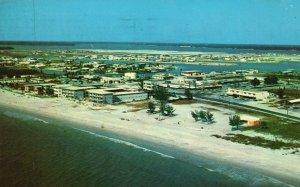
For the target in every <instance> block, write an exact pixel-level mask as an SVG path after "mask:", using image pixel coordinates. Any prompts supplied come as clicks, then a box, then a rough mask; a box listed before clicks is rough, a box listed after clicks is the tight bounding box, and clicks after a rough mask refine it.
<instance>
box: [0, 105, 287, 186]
mask: <svg viewBox="0 0 300 187" xmlns="http://www.w3.org/2000/svg"><path fill="white" fill-rule="evenodd" d="M0 135H1V136H0V137H1V138H0V150H1V152H0V161H1V163H0V164H1V165H0V166H1V167H0V174H1V178H0V184H1V186H155V187H156V186H172V187H175V186H188V187H190V186H276V185H277V186H284V183H281V182H279V181H278V180H275V179H272V178H268V177H265V176H262V175H261V174H257V173H256V172H250V171H247V170H246V171H245V170H241V169H239V168H234V167H230V166H226V164H224V165H223V164H222V163H217V162H215V161H209V160H204V159H202V158H197V159H196V160H197V162H189V161H187V160H184V159H181V158H180V157H179V156H178V155H180V153H179V152H178V151H175V150H172V149H171V151H170V149H169V151H167V150H166V151H164V149H163V148H162V147H161V148H158V147H157V146H154V145H150V144H148V146H147V145H146V144H142V143H140V144H138V143H136V142H139V141H134V140H132V141H129V140H127V139H126V138H125V139H122V137H116V136H115V135H110V134H107V133H104V132H100V131H98V132H95V131H93V130H90V129H83V128H82V127H80V126H76V125H73V124H64V122H58V121H54V120H51V119H46V118H41V117H37V116H35V115H31V114H25V113H24V112H21V111H16V110H11V109H7V108H2V109H0ZM132 142H133V143H132ZM182 154H183V153H182ZM174 155H175V156H174ZM216 163H217V164H216ZM204 166H205V167H204ZM208 168H210V169H208Z"/></svg>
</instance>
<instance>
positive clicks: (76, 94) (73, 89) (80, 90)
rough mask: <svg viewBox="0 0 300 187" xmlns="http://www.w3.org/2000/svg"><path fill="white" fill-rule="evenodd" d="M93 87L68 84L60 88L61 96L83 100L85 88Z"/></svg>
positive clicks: (91, 87) (90, 87)
mask: <svg viewBox="0 0 300 187" xmlns="http://www.w3.org/2000/svg"><path fill="white" fill-rule="evenodd" d="M90 89H95V87H93V86H69V87H64V88H62V96H63V97H67V98H72V99H78V100H83V99H84V98H85V97H86V90H90Z"/></svg>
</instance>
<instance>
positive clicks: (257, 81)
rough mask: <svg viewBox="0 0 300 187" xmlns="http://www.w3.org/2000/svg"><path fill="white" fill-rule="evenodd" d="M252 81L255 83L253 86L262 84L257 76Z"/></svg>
mask: <svg viewBox="0 0 300 187" xmlns="http://www.w3.org/2000/svg"><path fill="white" fill-rule="evenodd" d="M250 83H251V84H252V85H253V86H258V85H260V81H259V80H258V79H257V78H256V77H255V78H254V79H253V80H251V81H250Z"/></svg>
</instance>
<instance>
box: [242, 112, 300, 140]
mask: <svg viewBox="0 0 300 187" xmlns="http://www.w3.org/2000/svg"><path fill="white" fill-rule="evenodd" d="M241 130H242V131H245V130H252V131H255V132H259V133H264V134H270V135H274V136H279V137H281V138H285V139H289V140H297V141H300V123H299V122H293V121H290V120H286V119H281V118H278V117H272V116H270V117H264V118H263V119H262V123H261V125H258V126H254V127H245V128H242V129H241Z"/></svg>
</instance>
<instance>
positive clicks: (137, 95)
mask: <svg viewBox="0 0 300 187" xmlns="http://www.w3.org/2000/svg"><path fill="white" fill-rule="evenodd" d="M87 93H88V100H89V101H90V102H93V103H99V104H112V103H123V102H133V101H141V100H146V99H147V98H148V93H146V92H139V91H134V90H124V89H122V88H106V89H93V90H87Z"/></svg>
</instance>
